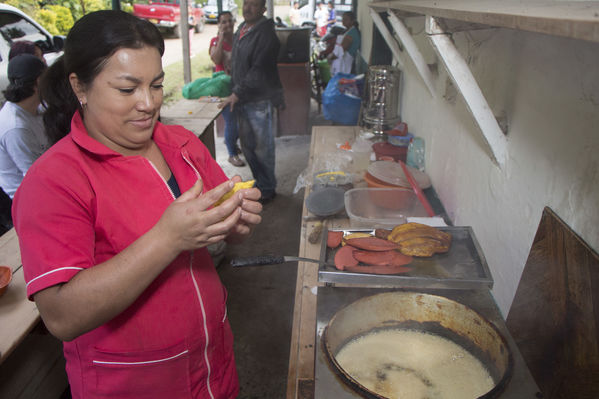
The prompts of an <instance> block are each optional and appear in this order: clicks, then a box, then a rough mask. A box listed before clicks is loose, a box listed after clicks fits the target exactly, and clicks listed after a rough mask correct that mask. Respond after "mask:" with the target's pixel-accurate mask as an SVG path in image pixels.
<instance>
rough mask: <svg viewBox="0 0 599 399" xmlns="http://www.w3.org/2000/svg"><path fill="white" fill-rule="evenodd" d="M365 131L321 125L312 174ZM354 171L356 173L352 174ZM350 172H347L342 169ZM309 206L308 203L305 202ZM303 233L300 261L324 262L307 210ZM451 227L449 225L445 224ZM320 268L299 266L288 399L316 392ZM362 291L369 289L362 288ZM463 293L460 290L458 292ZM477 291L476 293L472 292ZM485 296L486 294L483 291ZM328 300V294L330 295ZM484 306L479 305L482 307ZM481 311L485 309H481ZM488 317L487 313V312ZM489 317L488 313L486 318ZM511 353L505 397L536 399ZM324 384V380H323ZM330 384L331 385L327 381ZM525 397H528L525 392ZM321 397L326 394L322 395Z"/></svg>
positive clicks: (331, 224)
mask: <svg viewBox="0 0 599 399" xmlns="http://www.w3.org/2000/svg"><path fill="white" fill-rule="evenodd" d="M359 133H360V129H359V127H355V126H316V127H314V128H313V130H312V141H311V146H310V158H309V168H310V169H309V170H313V171H319V170H322V169H321V166H322V164H323V162H322V161H323V160H324V159H333V157H336V158H338V157H339V154H340V152H341V151H342V150H339V149H338V145H339V144H343V143H345V142H346V141H349V142H350V143H352V142H353V140H354V139H355V138H356V137H357V136H358V135H359ZM348 168H349V169H350V171H351V172H353V173H354V181H353V184H354V187H365V186H366V184H365V182H364V181H363V178H362V179H361V178H360V176H363V173H364V171H363V170H355V168H354V166H353V164H350V165H349V167H348ZM352 168H354V169H353V170H352ZM343 170H346V169H343ZM309 194H310V189H309V188H307V189H306V190H305V197H306V198H307V197H308V195H309ZM425 195H426V196H427V199H428V200H429V202H431V205H432V207H433V210H435V214H437V215H440V216H446V213H445V210H444V209H443V206H442V204H441V203H440V201H439V200H438V197H437V196H436V193H435V192H434V189H433V188H432V187H431V188H429V189H427V190H425ZM304 204H305V201H304ZM302 221H303V222H302V229H301V236H300V247H299V251H298V254H299V255H298V256H301V257H305V258H311V259H319V258H320V250H321V241H318V242H317V243H310V242H309V240H308V237H309V235H310V233H311V232H312V230H313V229H314V226H315V225H316V224H317V223H318V220H316V219H315V218H314V217H313V215H312V214H311V213H310V212H309V211H308V210H307V209H306V207H305V205H304V208H303V213H302ZM446 222H447V220H446ZM325 226H326V227H327V228H348V227H351V226H350V220H349V219H348V218H347V216H345V215H343V216H341V217H337V218H335V219H333V218H330V219H326V220H325ZM318 267H319V265H318V263H312V262H299V263H298V273H297V281H296V291H295V304H294V309H293V326H292V331H291V345H290V354H289V370H288V377H287V378H288V379H287V396H286V397H287V399H313V398H314V394H315V392H314V390H315V355H316V350H317V348H316V346H317V345H318V343H317V342H319V340H317V337H316V325H317V307H316V304H317V293H318V290H320V292H321V293H324V292H326V288H325V283H321V282H318ZM352 286H353V287H356V286H357V285H355V284H354V285H351V284H340V283H335V287H339V288H343V287H352ZM361 287H364V286H363V285H362V286H361ZM456 292H458V291H456ZM472 292H475V291H472ZM480 292H483V291H482V290H481V291H480ZM485 295H488V298H489V299H490V302H489V303H491V304H493V306H491V308H492V309H493V312H495V313H493V315H494V317H499V318H501V314H500V313H499V310H498V308H497V306H496V305H495V304H494V301H493V299H492V296H491V295H490V293H489V292H488V291H486V294H485ZM325 296H326V295H325ZM477 305H479V304H477ZM479 312H480V309H479ZM482 313H483V314H487V313H485V312H482ZM491 313H492V312H491ZM487 317H488V314H487ZM502 328H504V330H503V331H502V333H503V334H504V335H506V334H508V331H507V328H506V327H502ZM508 341H509V342H511V343H510V344H509V345H510V348H511V350H512V355H513V356H514V359H515V360H514V375H513V376H512V383H511V384H510V385H509V386H508V387H507V388H506V391H505V394H506V396H505V397H509V398H522V397H532V398H534V397H535V393H536V392H538V388H537V387H536V385H535V384H534V380H533V379H532V377H531V376H530V373H529V371H528V369H527V367H526V364H525V362H524V360H523V358H522V355H521V354H520V353H519V351H518V350H517V346H516V344H515V343H513V340H512V339H511V338H509V339H508ZM319 381H320V382H321V383H322V382H323V381H322V380H319ZM327 382H330V381H327ZM321 386H322V385H321ZM522 392H526V394H527V395H526V396H522V395H521V393H522ZM320 393H322V392H320Z"/></svg>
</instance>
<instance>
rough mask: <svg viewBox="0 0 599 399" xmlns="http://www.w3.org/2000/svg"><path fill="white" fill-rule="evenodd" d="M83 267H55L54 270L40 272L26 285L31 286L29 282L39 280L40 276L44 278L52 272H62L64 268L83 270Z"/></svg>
mask: <svg viewBox="0 0 599 399" xmlns="http://www.w3.org/2000/svg"><path fill="white" fill-rule="evenodd" d="M83 269H84V268H83V267H74V266H69V267H60V268H58V269H54V270H50V271H49V272H46V273H44V274H40V275H39V276H37V277H36V278H34V279H32V280H31V281H30V282H28V283H27V284H26V286H25V287H29V284H31V283H33V282H34V281H35V280H37V279H38V278H42V277H46V276H47V275H48V274H52V273H56V272H60V271H62V270H83Z"/></svg>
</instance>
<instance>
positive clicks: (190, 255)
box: [189, 251, 214, 399]
mask: <svg viewBox="0 0 599 399" xmlns="http://www.w3.org/2000/svg"><path fill="white" fill-rule="evenodd" d="M192 265H193V251H190V254H189V273H190V274H191V280H192V281H193V285H194V287H195V289H196V294H197V295H198V300H199V301H200V308H201V309H202V318H203V322H204V335H205V336H206V346H205V347H204V360H205V361H206V368H207V369H208V375H207V376H206V387H207V388H208V393H209V394H210V398H212V399H214V395H213V394H212V388H210V373H211V367H210V360H209V359H208V344H209V342H210V337H209V335H208V325H207V323H206V310H205V309H204V301H203V300H202V294H201V293H200V287H199V286H198V282H197V281H196V278H195V276H194V275H193V267H192Z"/></svg>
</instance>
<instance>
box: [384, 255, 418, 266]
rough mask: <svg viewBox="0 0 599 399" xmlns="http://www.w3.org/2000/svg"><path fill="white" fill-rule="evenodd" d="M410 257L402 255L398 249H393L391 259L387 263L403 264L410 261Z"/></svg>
mask: <svg viewBox="0 0 599 399" xmlns="http://www.w3.org/2000/svg"><path fill="white" fill-rule="evenodd" d="M412 259H413V258H412V257H411V256H408V255H404V254H402V253H401V252H399V251H393V260H392V261H391V263H389V264H390V265H392V266H403V265H407V264H410V263H412Z"/></svg>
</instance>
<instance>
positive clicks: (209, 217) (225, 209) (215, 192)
mask: <svg viewBox="0 0 599 399" xmlns="http://www.w3.org/2000/svg"><path fill="white" fill-rule="evenodd" d="M233 186H234V182H233V181H232V180H228V181H226V182H224V183H222V184H220V185H219V186H217V187H215V188H214V189H212V190H210V191H208V192H206V193H204V194H202V189H203V184H202V181H201V180H198V181H197V182H196V183H195V184H194V185H193V186H192V187H191V188H190V189H189V190H187V191H186V192H184V193H183V194H182V195H181V196H180V197H179V198H177V199H176V200H175V201H174V202H173V203H172V204H171V205H169V207H168V208H167V209H166V210H165V211H164V213H163V214H162V217H161V218H160V220H159V221H158V223H157V224H156V226H155V228H157V229H159V230H160V231H161V234H160V235H161V236H162V237H164V239H165V240H167V241H168V242H169V244H170V246H171V248H172V249H173V250H174V251H176V252H177V253H179V252H182V251H188V250H194V249H198V248H202V247H205V246H207V245H210V244H213V243H216V242H218V241H221V240H223V239H224V238H225V237H226V236H227V235H228V234H229V232H230V231H231V230H232V229H233V228H234V227H235V225H236V224H237V222H238V220H239V218H240V216H241V207H240V206H241V203H242V197H241V196H240V195H234V196H233V197H232V199H233V200H232V201H226V202H225V203H223V204H222V205H220V206H218V207H214V208H210V207H211V206H212V204H214V203H215V202H216V201H217V200H218V199H219V198H220V197H222V196H223V195H224V194H226V193H227V192H228V191H229V190H231V189H232V188H233Z"/></svg>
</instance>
